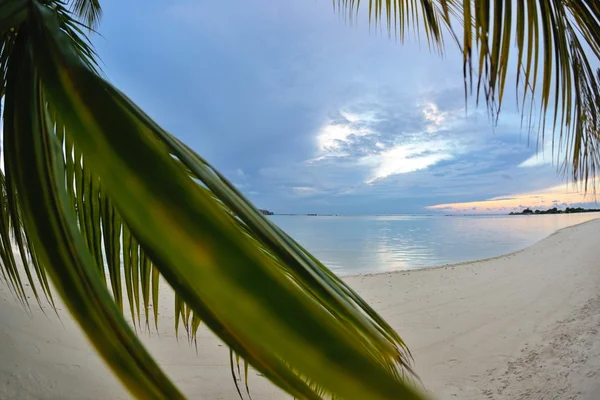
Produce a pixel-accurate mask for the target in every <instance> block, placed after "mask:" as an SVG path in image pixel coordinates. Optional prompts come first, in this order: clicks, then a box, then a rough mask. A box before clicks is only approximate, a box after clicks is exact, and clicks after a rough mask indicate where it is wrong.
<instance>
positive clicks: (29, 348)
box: [0, 219, 600, 400]
mask: <svg viewBox="0 0 600 400" xmlns="http://www.w3.org/2000/svg"><path fill="white" fill-rule="evenodd" d="M599 234H600V220H598V219H595V220H591V221H586V222H584V223H581V224H578V225H574V226H570V227H568V228H563V229H560V230H558V231H556V232H554V233H553V234H551V235H550V236H548V237H547V238H545V239H543V240H541V241H539V242H537V243H535V244H533V245H532V246H530V247H528V248H526V249H523V250H520V251H517V252H514V253H510V254H506V255H502V256H498V257H494V258H490V259H486V260H478V261H469V262H465V263H459V264H453V265H445V266H439V267H430V268H422V269H413V270H404V271H394V272H381V273H376V274H361V275H353V276H345V277H343V279H344V280H345V281H346V282H347V283H348V284H349V285H350V286H351V287H352V288H353V289H355V290H356V291H357V292H358V293H359V294H360V295H361V296H363V297H364V298H365V300H367V302H369V304H371V305H372V306H373V308H374V309H375V310H376V311H378V312H379V313H380V314H381V315H382V316H383V317H384V318H385V319H386V320H387V321H388V322H389V323H390V324H391V326H392V327H393V328H394V329H396V330H397V331H398V332H399V334H400V335H401V336H402V338H403V339H404V340H405V342H406V343H407V345H408V346H409V348H410V349H411V352H412V354H413V356H414V359H415V368H416V371H417V373H418V375H419V377H420V378H421V380H422V382H423V385H424V387H425V388H426V390H427V393H428V394H429V396H430V397H431V398H434V399H443V400H446V399H457V398H458V399H466V400H478V399H502V400H504V399H506V400H508V399H523V400H526V399H546V398H548V399H550V398H553V399H580V400H593V399H596V398H598V396H600V383H598V382H599V380H600V333H599V331H600V313H599V312H598V310H599V309H600V266H598V265H597V262H596V260H597V259H598V258H599V256H600V247H599V246H598V245H597V243H596V242H597V239H596V238H597V237H599ZM172 304H173V303H172V296H170V293H169V291H167V290H164V291H162V293H161V300H160V305H159V319H160V321H159V333H158V335H157V334H156V333H155V332H154V330H153V329H152V330H151V331H150V332H149V333H148V332H143V333H141V338H142V341H143V342H144V344H145V345H146V346H147V347H148V348H149V350H150V352H151V354H152V355H153V356H154V357H155V358H156V359H157V360H158V362H159V363H160V364H161V366H162V367H163V368H164V370H165V371H166V373H167V374H168V375H169V376H170V377H171V378H172V379H173V380H174V381H175V383H176V384H177V385H178V386H179V387H180V388H181V389H182V390H183V392H184V393H185V394H186V395H187V396H188V397H189V398H191V399H236V398H238V397H237V396H238V395H237V392H236V390H235V386H234V384H233V382H232V378H231V371H230V367H229V354H228V349H227V348H226V347H225V346H224V345H222V344H221V343H220V342H219V340H218V339H216V338H215V337H214V335H212V333H210V332H209V331H208V330H206V329H205V328H202V329H201V330H200V331H199V334H198V343H197V345H198V354H196V351H195V348H194V346H193V345H189V344H188V343H187V339H186V337H185V333H180V337H179V342H177V340H176V338H175V336H174V320H173V310H172ZM36 307H37V306H36V305H34V304H32V314H33V318H30V317H29V316H27V315H26V313H25V312H24V311H23V309H22V307H21V306H20V305H19V304H18V303H17V302H16V301H15V300H14V299H13V298H12V295H11V294H10V293H9V292H8V289H7V288H6V286H4V284H0V335H2V340H0V354H2V357H1V358H0V398H2V399H94V400H95V399H104V398H115V399H116V398H123V399H127V398H129V396H128V395H127V393H126V392H125V391H124V389H123V388H122V387H121V386H120V384H119V383H118V382H117V381H116V379H115V378H114V377H113V376H112V375H111V374H110V372H109V371H108V369H107V368H106V367H105V366H104V364H103V363H102V361H101V360H100V359H99V358H98V357H97V355H96V354H95V353H94V351H93V349H92V348H91V347H90V345H89V344H88V343H87V340H86V338H85V337H84V336H83V335H82V334H81V332H80V331H79V330H78V328H77V326H76V325H75V324H74V322H73V321H72V320H71V319H70V318H68V316H67V315H66V313H65V311H64V309H63V306H62V305H60V304H59V306H58V307H59V314H60V315H61V319H62V324H61V322H60V321H58V319H57V318H55V317H54V316H53V315H51V314H50V313H49V315H48V316H47V317H46V316H44V315H43V314H42V313H41V312H40V311H39V310H37V308H36ZM73 382H77V385H74V384H73ZM249 384H250V389H251V393H252V396H253V399H255V400H260V399H266V400H271V399H273V400H275V399H287V398H288V396H286V395H285V394H283V393H282V392H281V391H280V390H278V389H277V388H275V387H273V386H272V385H271V384H270V383H269V382H267V381H266V380H264V378H262V377H260V376H258V375H257V374H256V373H255V372H251V373H250V377H249Z"/></svg>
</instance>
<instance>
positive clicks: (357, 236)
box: [269, 213, 600, 276]
mask: <svg viewBox="0 0 600 400" xmlns="http://www.w3.org/2000/svg"><path fill="white" fill-rule="evenodd" d="M598 217H600V213H582V214H557V215H532V216H508V215H506V216H501V215H494V216H441V215H439V216H438V215H389V216H303V215H273V216H270V217H269V218H271V220H272V221H273V222H275V223H276V224H277V225H278V226H279V227H281V228H282V229H283V230H284V231H286V232H287V233H288V234H289V235H290V236H292V237H293V238H294V239H295V240H297V241H298V242H299V243H300V244H301V245H302V246H304V247H305V248H306V249H308V250H309V251H310V252H311V253H312V254H314V255H315V256H316V257H317V258H318V259H319V260H321V262H323V263H324V264H325V265H327V266H328V267H329V268H330V269H331V270H332V271H334V272H335V273H336V274H338V275H340V276H344V275H356V274H365V273H379V272H387V271H398V270H412V269H418V268H425V267H436V266H442V265H446V264H456V263H461V262H466V261H474V260H480V259H484V258H490V257H496V256H500V255H503V254H508V253H512V252H515V251H518V250H522V249H524V248H526V247H529V246H531V245H532V244H534V243H536V242H538V241H540V240H542V239H544V238H546V237H548V236H550V235H551V234H552V233H554V232H556V231H557V230H559V229H562V228H566V227H568V226H571V225H576V224H579V223H582V222H585V221H589V220H592V219H595V218H598Z"/></svg>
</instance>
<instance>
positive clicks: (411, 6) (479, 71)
mask: <svg viewBox="0 0 600 400" xmlns="http://www.w3.org/2000/svg"><path fill="white" fill-rule="evenodd" d="M334 4H335V5H336V6H337V7H339V8H340V10H344V11H348V12H350V13H351V14H353V13H354V12H355V11H356V10H358V7H359V4H360V3H359V2H355V1H352V0H349V1H342V0H340V1H334ZM515 9H516V11H515ZM72 13H73V14H72ZM73 15H74V16H75V17H74V16H73ZM100 15H101V9H100V5H99V3H98V1H97V0H74V1H68V2H66V3H63V2H60V1H44V2H42V1H37V0H13V1H7V2H0V27H1V28H2V35H3V36H2V39H1V40H2V46H1V48H0V71H1V72H2V80H1V85H2V86H1V92H2V96H3V98H4V104H5V110H4V114H3V118H4V151H3V156H4V164H5V172H4V174H0V199H1V201H2V216H1V217H2V218H1V219H0V260H1V265H2V268H0V271H2V276H3V278H4V279H5V280H6V281H7V282H8V283H9V286H10V287H11V290H13V292H14V294H15V295H16V296H17V298H19V299H20V300H21V301H22V302H23V303H24V304H26V303H27V300H26V293H25V289H24V287H23V283H22V279H27V282H28V283H29V284H30V286H31V287H32V289H33V291H34V294H35V297H36V299H38V302H39V301H40V298H41V297H42V296H44V295H45V296H46V297H49V299H50V301H52V299H51V297H50V296H51V293H50V286H49V283H48V278H47V276H46V275H48V276H49V277H50V279H51V280H52V282H53V283H54V286H55V288H56V290H57V291H58V293H59V295H60V296H61V297H62V298H63V300H64V302H65V304H66V305H67V306H68V308H69V310H70V312H71V313H72V314H73V316H74V317H75V319H76V320H77V321H78V323H79V324H80V326H81V327H82V328H83V329H84V331H85V332H86V334H87V335H88V337H89V338H90V340H91V342H92V343H93V344H94V346H95V347H96V349H97V350H98V352H99V353H100V354H101V355H102V357H103V358H104V359H105V361H106V362H107V363H108V364H109V365H110V367H111V368H112V369H113V371H114V372H115V373H116V374H117V376H118V377H119V378H120V379H121V381H122V382H123V383H124V384H125V385H126V387H127V388H128V389H129V390H130V391H131V392H132V393H133V394H134V395H136V396H138V397H143V398H146V397H147V398H180V397H182V395H181V394H180V393H179V392H178V391H177V389H176V388H175V387H174V386H173V385H172V384H171V383H170V382H169V380H168V378H167V377H166V376H165V375H164V374H163V373H162V371H161V370H160V368H159V367H158V366H157V365H156V363H155V362H154V361H153V360H152V358H151V357H150V355H149V354H148V353H147V352H146V351H145V350H144V348H143V347H142V346H141V344H140V343H139V341H138V340H137V338H136V337H135V335H134V333H133V332H132V331H131V329H130V327H129V325H128V324H127V323H126V322H125V320H124V317H123V309H124V308H127V309H128V310H129V313H130V314H131V316H132V318H133V320H134V321H137V322H138V324H139V322H140V320H142V319H143V320H144V322H145V324H146V325H150V321H151V320H153V322H154V324H157V322H158V318H157V317H158V315H157V310H158V304H157V302H158V282H159V274H160V275H162V276H163V277H164V278H165V280H166V281H167V282H168V283H169V285H170V286H171V287H172V288H173V289H174V290H175V293H176V299H175V316H176V325H175V329H176V330H177V329H178V327H179V324H180V322H181V321H183V325H184V327H185V328H186V330H187V331H188V334H189V335H191V337H192V338H193V337H194V335H195V333H196V331H197V329H198V327H199V324H200V322H201V321H203V322H204V323H205V324H206V325H207V326H208V327H209V328H210V329H211V330H212V331H213V332H215V333H216V334H217V336H219V337H220V338H221V339H222V340H223V341H224V342H225V343H226V344H227V345H229V346H230V347H231V349H232V351H233V352H235V356H234V355H233V353H232V363H231V365H232V372H233V373H234V375H235V371H234V365H233V364H234V358H235V359H236V360H238V359H239V358H238V357H239V356H241V357H242V358H243V359H244V360H246V361H247V362H249V363H250V364H251V365H252V366H253V367H254V368H256V369H257V370H258V371H260V372H261V373H263V374H264V375H265V376H266V377H268V378H269V379H270V380H271V381H273V382H274V383H275V384H277V385H279V386H280V387H281V388H283V389H284V390H286V391H287V392H288V393H290V394H292V395H294V396H296V397H299V398H311V399H312V398H315V399H316V398H322V397H324V396H335V397H340V398H348V399H364V398H369V399H378V398H380V399H387V398H406V399H410V398H418V397H419V396H418V395H417V394H416V393H415V392H414V390H412V389H410V388H409V386H407V384H406V383H405V382H404V381H403V379H402V378H403V377H404V374H405V372H410V371H411V370H410V365H409V360H410V354H409V352H408V350H407V348H406V346H405V345H404V343H403V342H402V340H401V339H400V337H399V336H398V335H397V334H396V333H395V332H394V330H393V329H391V327H390V326H389V325H388V324H387V323H386V322H385V321H384V320H383V319H382V318H381V317H379V315H378V314H377V313H376V312H375V311H374V310H372V309H371V308H370V307H369V306H368V305H367V304H366V303H365V302H364V301H363V300H362V299H361V298H360V297H359V296H358V295H357V294H356V293H354V292H353V291H352V289H350V288H349V287H348V286H347V285H345V284H344V283H343V282H342V281H341V280H340V279H338V278H337V277H336V276H335V275H333V274H332V273H331V272H330V271H329V270H328V269H327V268H326V267H324V266H323V265H322V264H321V263H319V262H318V260H316V259H315V258H314V257H313V256H311V255H310V254H309V253H308V252H307V251H306V250H305V249H303V248H302V247H301V246H299V245H298V244H297V243H296V242H295V241H294V240H293V239H291V238H290V237H289V236H287V235H286V234H285V233H283V232H282V231H281V230H280V229H278V228H277V227H276V226H275V225H273V224H272V223H271V222H270V221H269V220H268V219H266V218H265V217H263V216H262V214H261V213H260V212H258V210H256V208H255V207H254V206H253V205H252V204H250V203H249V202H248V201H247V200H246V199H245V198H244V197H243V196H242V195H241V194H240V193H239V192H238V191H237V190H236V189H235V188H234V187H233V186H232V185H231V184H230V183H229V182H228V181H227V180H226V179H225V178H224V177H223V176H222V175H220V174H219V173H218V172H217V171H216V170H215V169H214V168H212V167H211V166H210V165H209V164H208V163H207V162H206V161H204V160H203V159H202V158H201V157H200V156H198V155H197V154H196V153H195V152H193V151H192V150H191V149H189V148H188V147H187V146H185V145H184V144H183V143H181V142H180V141H179V140H177V139H176V138H175V137H173V136H171V135H170V134H169V133H167V132H165V131H164V130H162V129H161V128H160V127H159V126H158V125H156V124H155V123H154V122H153V121H152V120H151V119H150V118H149V117H148V116H147V115H145V114H144V113H143V111H141V110H140V109H139V108H138V107H137V106H136V105H135V104H133V103H132V102H131V101H130V100H129V99H128V98H127V97H126V96H124V95H123V94H122V93H120V92H119V91H118V90H117V89H115V88H114V87H112V86H111V85H110V84H109V83H107V82H106V81H104V80H103V79H102V78H101V77H99V76H98V74H97V71H96V69H97V66H96V63H95V60H94V57H95V53H94V51H93V49H92V47H91V45H90V43H89V42H88V41H87V38H86V36H85V33H84V31H85V30H86V29H87V28H88V27H93V26H94V25H95V24H97V23H98V21H99V17H100ZM369 15H370V16H371V18H372V20H374V21H377V22H379V21H381V20H382V19H383V18H384V16H385V21H386V23H387V25H388V27H390V29H393V30H394V31H396V32H398V33H399V34H400V37H401V38H403V37H404V32H405V31H406V30H407V29H409V28H410V27H412V28H413V29H415V30H417V31H418V30H419V29H420V28H419V27H421V26H422V30H423V31H424V33H425V35H426V38H427V41H428V43H429V44H430V46H431V47H432V48H434V49H437V50H439V51H441V50H442V48H443V33H444V30H448V31H449V32H451V33H453V34H454V37H455V38H457V37H459V35H457V34H456V33H454V30H453V28H452V22H453V21H455V20H458V21H461V20H462V21H463V22H464V21H467V23H466V24H465V29H464V35H463V39H462V44H461V45H462V49H463V54H464V65H465V84H467V83H469V84H470V85H471V86H473V83H472V80H471V76H472V75H471V74H472V72H471V71H474V73H475V75H476V76H477V78H476V85H475V86H476V91H477V94H478V95H479V93H480V92H481V93H483V94H484V97H485V99H486V101H487V102H488V104H489V105H490V107H491V109H492V112H493V113H494V114H495V115H497V113H499V110H500V108H499V106H500V104H501V103H502V100H503V90H504V85H505V79H506V71H507V68H508V65H509V63H508V55H509V45H508V44H509V42H510V41H511V40H513V38H514V39H516V42H517V49H518V55H517V59H518V64H519V71H520V72H519V79H517V85H522V87H523V100H522V101H523V103H525V102H526V100H527V99H528V97H527V96H533V93H534V92H535V91H536V89H537V90H540V89H539V87H541V88H542V89H541V90H542V96H541V98H542V102H541V115H542V116H541V117H540V118H542V120H543V121H545V115H546V112H547V110H550V111H551V112H554V115H555V119H554V123H553V127H556V126H558V127H560V129H561V130H560V132H561V135H560V137H561V138H563V141H561V143H563V142H564V143H566V144H565V145H567V146H570V147H569V154H570V155H571V156H572V160H571V161H573V163H572V166H573V171H574V176H575V177H582V178H585V179H587V178H588V176H590V172H591V173H593V172H594V168H595V165H596V160H597V157H598V152H597V151H596V150H595V146H596V140H597V135H598V125H597V112H598V109H597V107H598V104H599V103H598V98H599V96H598V76H595V75H594V74H593V73H592V69H591V67H590V64H589V62H588V60H587V58H586V54H585V52H584V51H583V49H582V44H581V43H580V40H581V39H580V38H583V40H585V41H586V42H587V43H588V45H589V46H590V47H591V48H592V52H593V54H594V55H596V56H598V55H599V54H600V53H599V49H600V45H599V43H598V37H599V36H598V31H599V30H598V16H599V15H600V13H599V8H598V5H597V3H596V2H593V1H592V0H590V1H558V0H556V1H552V2H542V1H534V0H527V1H525V0H522V1H517V3H516V6H513V4H512V3H511V2H510V1H500V0H496V1H492V2H490V1H473V2H470V1H464V2H458V1H454V0H435V1H434V0H420V1H416V0H411V1H394V2H391V1H386V2H383V1H381V0H373V1H371V2H370V3H369ZM513 15H514V16H515V18H516V21H517V27H516V33H515V32H513V30H512V28H511V24H512V23H513ZM80 21H82V22H80ZM557 21H558V22H557ZM459 42H460V40H459ZM540 45H543V46H544V48H543V49H540V48H539V46H540ZM475 51H479V53H478V54H474V52H475ZM542 57H544V64H543V70H542V73H541V75H540V78H539V79H538V76H537V75H538V59H541V58H542ZM473 59H475V60H476V63H475V64H476V65H477V66H478V67H477V68H473V66H472V65H473ZM552 61H554V64H555V65H556V67H555V68H554V69H553V68H552V67H551V66H550V67H548V64H550V65H552ZM540 68H541V67H540ZM553 73H554V75H553ZM553 76H554V77H555V80H554V82H555V84H554V86H552V79H551V78H552V77H553ZM538 80H540V82H541V83H540V85H538ZM523 81H524V83H523ZM552 88H554V97H551V93H552ZM552 104H553V105H554V106H553V107H551V105H552ZM559 104H560V106H559ZM558 116H560V117H558ZM563 128H564V130H563ZM542 132H543V130H542ZM13 244H15V245H16V247H17V249H18V256H17V257H15V254H14V252H13ZM18 259H21V260H22V262H23V263H24V265H23V267H20V266H19V263H18V261H17V260H18ZM23 272H24V273H25V277H23V278H22V273H23ZM107 275H108V277H107ZM124 305H125V306H124ZM151 305H152V309H153V311H152V313H151V312H150V311H149V310H150V308H151V307H150V306H151ZM150 314H153V315H150ZM134 326H135V325H134ZM236 362H237V361H236ZM246 384H247V383H246Z"/></svg>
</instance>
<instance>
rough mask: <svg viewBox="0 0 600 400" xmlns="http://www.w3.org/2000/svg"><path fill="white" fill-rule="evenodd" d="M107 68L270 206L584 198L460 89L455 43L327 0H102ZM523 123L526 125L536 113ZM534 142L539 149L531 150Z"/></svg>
mask: <svg viewBox="0 0 600 400" xmlns="http://www.w3.org/2000/svg"><path fill="white" fill-rule="evenodd" d="M102 5H103V8H104V16H103V21H102V24H101V25H100V27H99V28H98V31H99V32H100V35H96V36H94V38H93V42H94V44H95V46H96V49H97V51H98V53H99V55H100V57H101V59H102V67H103V71H104V74H105V76H106V78H107V79H108V80H110V81H111V82H112V83H113V84H115V85H116V86H117V87H118V88H119V89H121V90H122V91H123V92H124V93H125V94H127V95H128V96H129V97H131V98H132V99H133V100H134V101H135V102H136V103H138V105H140V106H141V107H142V108H143V109H144V110H145V111H146V112H147V113H148V114H149V115H150V116H151V117H152V118H154V119H155V120H156V121H157V122H158V123H159V124H161V125H162V126H163V127H164V128H166V129H167V130H169V131H170V132H171V133H173V134H174V135H176V136H177V137H179V138H180V139H182V140H183V141H184V142H186V143H187V144H188V145H190V146H191V147H192V148H193V149H194V150H195V151H196V152H198V153H199V154H201V155H202V156H203V157H205V158H206V159H207V160H208V161H209V162H211V163H212V164H213V165H214V166H215V167H216V168H217V169H219V170H220V171H221V172H222V173H224V174H225V176H227V177H228V178H229V179H230V180H231V181H232V182H233V183H234V184H235V185H236V186H237V187H238V188H239V189H240V190H241V191H242V192H243V193H244V194H245V195H246V196H247V197H248V198H249V199H250V200H251V201H252V202H253V203H254V204H255V205H256V206H257V207H260V208H265V209H269V210H272V211H274V212H276V213H322V214H402V213H410V214H421V213H504V212H509V211H516V210H520V209H523V208H525V207H531V206H534V207H540V208H550V207H554V206H557V207H564V206H566V205H584V206H587V207H593V206H596V204H595V203H593V200H594V198H593V197H591V196H587V197H586V196H583V195H582V194H579V193H577V192H576V191H575V190H574V189H573V187H572V186H571V185H567V184H566V181H565V179H564V177H562V176H561V175H560V174H558V173H557V167H556V165H553V164H552V159H553V158H552V152H551V146H550V142H549V141H548V140H547V141H546V143H545V144H540V143H538V141H537V136H536V133H535V132H533V133H532V134H530V131H529V129H528V128H527V127H522V125H521V117H520V114H519V112H518V108H517V104H516V102H515V101H514V100H510V99H513V98H515V97H516V96H515V94H516V92H515V89H514V82H515V80H514V79H515V76H514V74H513V75H510V73H509V76H508V78H507V79H508V84H507V94H506V95H505V97H506V98H507V99H509V100H507V101H505V103H504V104H503V109H502V112H501V115H500V118H499V120H498V123H497V125H494V124H493V123H492V122H491V121H490V119H489V117H488V114H487V111H486V107H485V104H482V105H479V107H477V106H476V104H475V102H474V100H473V99H469V100H468V101H467V102H465V93H464V87H463V72H462V55H461V54H460V53H459V52H458V50H457V49H456V47H455V46H454V45H453V44H452V42H451V40H447V52H446V53H445V54H444V56H440V55H439V54H433V53H431V52H430V51H429V49H428V47H427V46H426V44H425V43H424V42H423V43H419V41H418V40H417V39H416V38H414V37H412V38H409V39H408V40H407V41H406V42H405V43H400V42H399V41H398V40H395V39H394V38H393V37H392V38H390V37H389V36H388V34H387V32H386V31H385V29H377V28H374V27H373V26H369V24H368V22H367V19H366V12H365V11H366V9H365V10H363V12H362V14H361V15H359V17H358V18H357V19H355V20H354V21H352V22H350V21H348V20H347V19H344V18H342V17H341V16H340V14H339V13H337V12H336V11H334V9H333V7H332V2H331V1H330V0H278V1H276V2H275V1H272V0H246V1H221V2H212V1H211V2H208V1H200V0H173V1H157V0H148V1H145V2H144V3H143V5H142V3H141V2H139V1H137V2H120V1H119V2H117V1H115V0H105V1H103V2H102ZM534 130H535V128H534ZM538 150H539V151H538Z"/></svg>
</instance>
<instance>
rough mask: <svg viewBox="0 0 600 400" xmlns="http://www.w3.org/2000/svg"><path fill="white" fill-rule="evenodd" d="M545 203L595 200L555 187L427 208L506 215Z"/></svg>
mask: <svg viewBox="0 0 600 400" xmlns="http://www.w3.org/2000/svg"><path fill="white" fill-rule="evenodd" d="M546 202H552V203H553V205H554V206H562V207H566V206H569V205H581V204H588V205H595V204H597V199H596V197H595V196H594V195H593V194H587V193H585V192H584V191H581V190H579V188H577V187H572V186H571V187H569V186H567V185H556V186H552V187H548V188H545V189H542V190H537V191H533V192H525V193H520V194H516V195H512V196H508V197H507V196H499V197H493V198H490V199H487V200H481V201H469V202H464V203H453V204H436V205H433V206H428V207H427V209H429V210H433V211H436V210H437V211H446V212H448V211H451V212H458V213H461V212H465V211H467V210H472V209H473V207H487V208H489V210H490V211H492V212H495V213H506V212H508V211H510V210H513V209H515V208H519V209H523V208H531V207H534V208H543V207H544V205H545V203H546Z"/></svg>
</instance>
